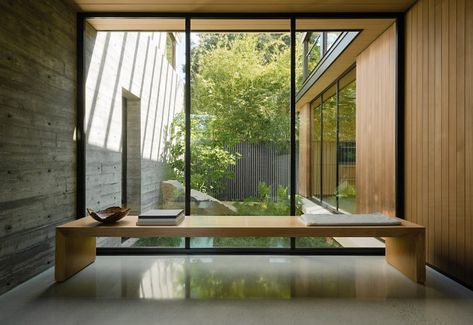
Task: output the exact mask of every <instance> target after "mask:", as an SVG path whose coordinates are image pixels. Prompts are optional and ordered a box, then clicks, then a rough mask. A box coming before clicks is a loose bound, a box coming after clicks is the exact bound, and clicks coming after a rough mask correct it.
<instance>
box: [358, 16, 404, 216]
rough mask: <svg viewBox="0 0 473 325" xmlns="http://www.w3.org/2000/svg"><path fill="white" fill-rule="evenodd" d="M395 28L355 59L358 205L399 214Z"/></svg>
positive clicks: (366, 210) (390, 213)
mask: <svg viewBox="0 0 473 325" xmlns="http://www.w3.org/2000/svg"><path fill="white" fill-rule="evenodd" d="M395 60H396V30H395V25H393V26H391V27H390V28H389V29H387V30H386V31H385V32H384V33H383V34H382V35H381V36H380V37H378V39H376V40H375V41H374V42H373V43H372V44H371V45H370V46H369V47H368V48H367V49H366V50H364V51H363V52H362V53H361V54H360V55H359V56H358V57H357V59H356V83H357V87H356V155H357V157H356V205H357V211H358V212H359V213H365V212H366V213H368V212H383V213H385V214H387V215H391V216H394V215H395V214H396V211H395V207H396V201H395V89H396V88H395V86H396V78H395V76H396V73H395V72H396V70H395V69H396V61H395Z"/></svg>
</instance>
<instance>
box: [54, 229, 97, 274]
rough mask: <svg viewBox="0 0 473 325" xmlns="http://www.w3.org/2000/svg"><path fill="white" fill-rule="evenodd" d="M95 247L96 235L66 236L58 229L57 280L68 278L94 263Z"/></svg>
mask: <svg viewBox="0 0 473 325" xmlns="http://www.w3.org/2000/svg"><path fill="white" fill-rule="evenodd" d="M95 247H96V238H95V237H72V236H65V235H64V234H63V233H62V232H61V231H60V230H57V229H56V265H55V279H56V281H57V282H62V281H64V280H67V279H68V278H70V277H71V276H73V275H74V274H76V273H77V272H79V271H80V270H82V269H83V268H85V267H86V266H87V265H89V264H91V263H93V262H94V261H95Z"/></svg>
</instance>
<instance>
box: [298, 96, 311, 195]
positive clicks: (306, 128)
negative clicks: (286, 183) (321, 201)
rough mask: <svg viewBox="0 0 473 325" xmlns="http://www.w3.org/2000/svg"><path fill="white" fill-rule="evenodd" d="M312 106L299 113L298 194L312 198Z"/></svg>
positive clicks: (305, 106) (308, 105)
mask: <svg viewBox="0 0 473 325" xmlns="http://www.w3.org/2000/svg"><path fill="white" fill-rule="evenodd" d="M311 111H312V110H311V108H310V104H306V105H304V106H303V107H302V108H301V110H300V112H299V160H298V163H299V164H298V169H297V173H298V184H297V193H299V194H300V195H302V196H305V197H310V175H311V168H310V167H311V166H310V142H311V141H312V139H311V128H312V114H311Z"/></svg>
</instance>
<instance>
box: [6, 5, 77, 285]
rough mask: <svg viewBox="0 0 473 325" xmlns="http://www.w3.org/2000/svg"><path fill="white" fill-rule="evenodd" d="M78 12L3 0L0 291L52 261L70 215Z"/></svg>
mask: <svg viewBox="0 0 473 325" xmlns="http://www.w3.org/2000/svg"><path fill="white" fill-rule="evenodd" d="M75 17H76V15H75V12H74V10H73V9H72V8H71V7H70V5H69V4H68V3H67V2H66V0H54V1H26V0H18V1H0V21H1V23H0V53H1V55H0V112H1V114H0V294H1V293H3V292H4V291H6V290H9V289H11V288H12V287H14V286H15V285H17V284H19V283H21V282H23V281H25V280H27V279H29V278H30V277H32V276H34V275H36V274H38V273H39V272H41V271H43V270H45V269H46V268H49V267H51V266H52V265H53V264H54V233H55V232H54V231H55V226H56V225H57V224H62V223H64V222H66V221H68V220H71V219H74V217H75V205H76V169H75V168H76V167H75V163H76V145H75V140H74V128H75V123H76V108H75V100H76V98H75V88H76V63H75V61H76V57H75V56H76V22H75V20H76V18H75Z"/></svg>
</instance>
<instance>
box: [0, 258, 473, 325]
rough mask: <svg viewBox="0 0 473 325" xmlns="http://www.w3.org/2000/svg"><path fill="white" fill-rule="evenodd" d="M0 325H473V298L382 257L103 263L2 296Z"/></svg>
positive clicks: (43, 277) (431, 274) (435, 276)
mask: <svg viewBox="0 0 473 325" xmlns="http://www.w3.org/2000/svg"><path fill="white" fill-rule="evenodd" d="M0 324H2V325H6V324H64V325H66V324H114V325H118V324H128V325H139V324H272V325H275V324H298V325H299V324H473V292H472V291H470V290H468V289H465V288H464V287H462V286H460V285H458V284H457V283H455V282H453V281H451V280H449V279H448V278H445V277H444V276H442V275H440V274H439V273H437V272H435V271H433V270H431V269H428V272H427V283H426V285H425V286H423V285H418V284H415V283H413V282H411V281H410V280H409V279H407V278H406V277H405V276H404V275H403V274H401V273H399V272H398V271H397V270H395V269H394V268H392V267H391V266H389V265H388V264H387V263H386V262H385V261H384V257H382V256H363V257H360V256H160V257H157V256H99V257H98V258H97V261H96V262H95V263H94V264H92V265H91V266H89V267H88V268H86V269H85V270H83V271H82V272H80V273H79V274H77V275H76V276H74V277H73V278H71V279H69V280H68V281H66V282H64V283H61V284H56V283H54V280H53V269H50V270H48V271H46V272H44V273H42V274H40V275H38V276H37V277H35V278H33V279H31V280H30V281H28V282H26V283H24V284H23V285H21V286H19V287H17V288H15V289H14V290H12V291H10V292H8V293H6V294H4V295H3V296H0Z"/></svg>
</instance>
